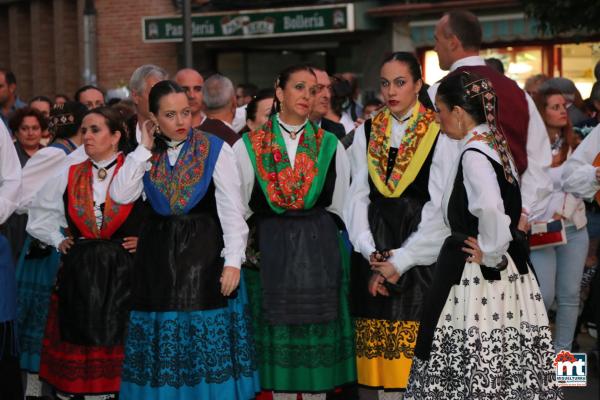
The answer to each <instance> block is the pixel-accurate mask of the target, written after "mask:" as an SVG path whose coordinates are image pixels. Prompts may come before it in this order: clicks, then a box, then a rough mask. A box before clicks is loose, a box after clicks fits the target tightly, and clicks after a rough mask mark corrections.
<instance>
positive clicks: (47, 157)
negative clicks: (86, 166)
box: [17, 146, 88, 214]
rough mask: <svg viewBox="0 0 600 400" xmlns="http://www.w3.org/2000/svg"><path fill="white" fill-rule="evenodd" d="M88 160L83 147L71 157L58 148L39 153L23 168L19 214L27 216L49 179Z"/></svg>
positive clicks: (46, 149) (43, 150)
mask: <svg viewBox="0 0 600 400" xmlns="http://www.w3.org/2000/svg"><path fill="white" fill-rule="evenodd" d="M87 158H88V156H87V154H85V150H84V149H83V146H79V147H78V148H77V149H75V150H73V151H72V152H71V153H70V154H69V155H67V154H65V152H64V151H63V150H61V149H58V148H56V147H46V148H43V149H40V150H39V151H37V152H36V153H35V154H34V155H33V157H31V158H30V159H29V160H28V161H27V164H25V167H24V168H23V192H22V196H21V200H20V201H19V207H18V208H17V213H18V214H26V213H27V212H28V210H29V208H30V207H31V206H32V203H33V200H34V199H35V196H36V195H37V193H38V192H39V190H40V189H41V188H42V187H43V186H44V184H45V183H46V182H48V180H49V179H52V178H54V177H56V176H57V175H59V174H60V173H61V172H64V171H65V170H68V169H69V167H70V166H71V165H75V164H79V163H81V162H83V161H85V160H87Z"/></svg>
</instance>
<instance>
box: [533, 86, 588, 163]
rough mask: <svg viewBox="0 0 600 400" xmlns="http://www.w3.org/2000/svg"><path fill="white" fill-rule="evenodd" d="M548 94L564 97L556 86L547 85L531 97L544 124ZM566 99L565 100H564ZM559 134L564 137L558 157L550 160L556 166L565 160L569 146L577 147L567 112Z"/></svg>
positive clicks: (571, 147)
mask: <svg viewBox="0 0 600 400" xmlns="http://www.w3.org/2000/svg"><path fill="white" fill-rule="evenodd" d="M550 96H562V97H563V98H564V96H565V94H564V93H563V92H562V91H561V90H560V89H557V88H554V87H551V86H548V87H546V88H543V89H542V90H540V91H538V92H537V93H536V94H535V96H534V97H533V101H534V102H535V105H536V107H537V109H538V111H539V113H540V115H541V116H542V120H544V124H545V123H546V120H545V118H544V115H545V111H546V106H547V105H548V98H549V97H550ZM565 101H566V100H565ZM560 133H561V135H562V137H563V139H564V141H563V143H562V146H561V147H560V149H559V153H558V154H559V157H558V159H557V160H556V161H555V160H552V165H551V166H552V167H558V166H559V165H561V164H562V163H563V162H565V161H566V160H567V156H568V155H569V148H570V149H572V150H574V149H575V147H577V143H576V141H575V138H576V136H575V132H574V131H573V125H572V124H571V120H570V119H569V114H568V113H567V125H566V126H565V127H563V128H562V129H561V132H560Z"/></svg>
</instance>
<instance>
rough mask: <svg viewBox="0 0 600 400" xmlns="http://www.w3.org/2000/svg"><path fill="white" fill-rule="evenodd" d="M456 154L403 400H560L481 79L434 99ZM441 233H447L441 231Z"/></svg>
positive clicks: (448, 84)
mask: <svg viewBox="0 0 600 400" xmlns="http://www.w3.org/2000/svg"><path fill="white" fill-rule="evenodd" d="M436 107H437V109H438V112H439V114H438V115H439V120H440V123H441V129H442V132H444V133H446V134H447V135H448V136H449V137H450V138H452V139H455V140H457V141H459V144H460V146H461V153H460V154H461V155H460V157H459V159H458V160H457V162H456V164H455V166H454V167H453V171H452V179H451V180H450V181H449V182H448V185H447V186H446V190H445V192H444V197H443V200H442V204H443V205H442V207H443V214H444V220H445V222H446V224H447V226H448V233H449V235H450V236H448V237H447V239H446V240H445V242H444V244H443V246H442V249H441V251H440V254H439V258H438V261H437V263H436V268H435V274H434V278H433V282H432V285H431V288H430V291H429V294H428V297H427V300H426V301H427V303H426V306H425V310H424V313H423V316H422V319H421V326H420V329H419V336H418V339H417V346H416V348H415V360H414V362H413V366H412V370H411V375H410V382H409V386H408V389H407V392H406V395H405V399H432V398H436V399H467V398H469V399H471V398H486V399H487V398H502V399H508V398H519V399H521V398H527V399H556V398H562V394H561V391H560V389H559V388H558V387H557V383H556V380H555V372H554V367H553V359H554V351H553V348H552V337H551V333H550V328H549V326H548V318H547V316H546V309H545V307H544V303H543V301H542V296H541V294H540V288H539V286H538V283H537V280H536V278H535V276H534V273H533V269H532V268H531V266H530V264H529V261H528V255H527V252H528V251H527V249H528V244H527V242H526V240H525V237H524V235H523V234H522V233H519V231H518V230H517V224H518V222H519V218H520V213H521V193H520V188H519V183H518V181H517V178H516V177H517V176H518V175H517V172H516V168H515V166H514V162H513V161H512V155H511V154H510V150H509V148H508V147H507V142H506V139H505V137H504V135H503V134H502V132H501V131H499V130H498V129H497V127H496V107H497V104H496V94H495V92H494V89H493V88H492V84H491V82H490V81H488V80H487V79H484V78H481V77H479V76H477V75H475V74H474V73H468V72H463V73H460V74H455V75H453V76H450V77H447V78H446V79H445V80H443V81H442V83H441V84H440V87H439V89H438V91H437V96H436ZM450 232H451V233H450Z"/></svg>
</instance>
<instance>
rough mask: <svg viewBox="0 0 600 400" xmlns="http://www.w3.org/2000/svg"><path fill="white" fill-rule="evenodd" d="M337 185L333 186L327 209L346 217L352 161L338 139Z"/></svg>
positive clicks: (336, 152)
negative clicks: (345, 205)
mask: <svg viewBox="0 0 600 400" xmlns="http://www.w3.org/2000/svg"><path fill="white" fill-rule="evenodd" d="M333 161H335V175H336V177H335V186H334V188H333V197H332V199H331V205H329V207H327V210H328V211H330V212H332V213H334V214H337V215H338V216H339V217H340V218H341V219H342V220H343V219H344V204H345V202H346V196H347V195H348V186H349V185H350V163H349V162H348V156H347V155H346V149H345V148H344V145H343V144H342V143H341V142H339V141H338V143H337V149H336V151H335V160H333Z"/></svg>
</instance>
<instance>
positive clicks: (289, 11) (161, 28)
mask: <svg viewBox="0 0 600 400" xmlns="http://www.w3.org/2000/svg"><path fill="white" fill-rule="evenodd" d="M142 30H143V38H144V41H145V42H179V41H182V40H183V20H182V18H181V17H179V16H168V17H144V18H142ZM351 31H354V5H353V4H340V5H334V6H333V5H332V6H315V7H292V8H281V9H267V10H249V11H238V12H228V13H206V14H194V15H192V38H193V40H194V41H202V40H232V39H252V38H261V37H280V36H295V35H316V34H323V33H335V32H351Z"/></svg>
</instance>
